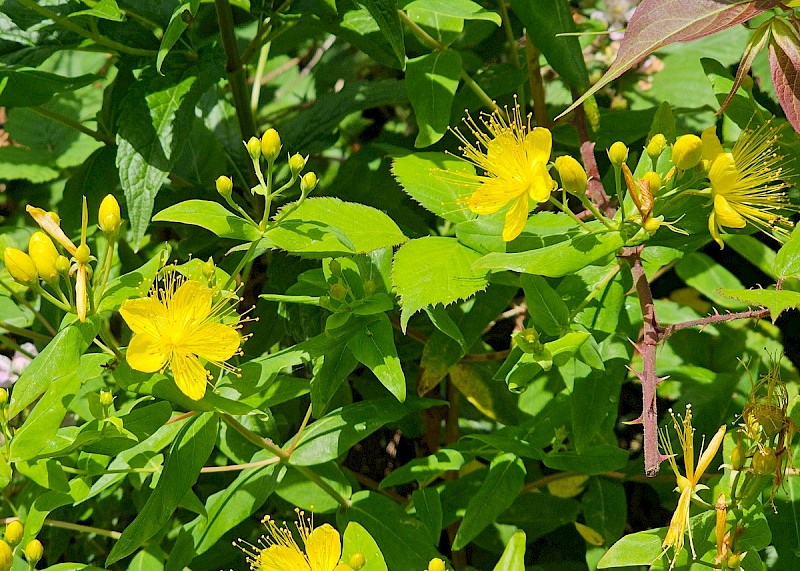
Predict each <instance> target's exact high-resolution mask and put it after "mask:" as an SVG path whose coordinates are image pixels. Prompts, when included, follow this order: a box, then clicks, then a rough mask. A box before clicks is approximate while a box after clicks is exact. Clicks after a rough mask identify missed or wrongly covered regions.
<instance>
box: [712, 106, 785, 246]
mask: <svg viewBox="0 0 800 571" xmlns="http://www.w3.org/2000/svg"><path fill="white" fill-rule="evenodd" d="M779 132H780V127H774V126H773V125H772V124H771V123H770V122H769V121H767V122H766V123H764V124H762V125H761V126H760V127H758V128H757V129H756V130H755V131H745V132H743V133H742V135H741V137H739V139H738V140H737V141H736V143H735V144H734V146H733V149H732V150H731V152H729V153H726V152H722V151H723V149H722V146H721V145H720V142H719V139H718V138H717V136H716V134H714V133H713V132H711V131H709V130H708V129H706V130H705V131H704V132H703V147H704V153H703V156H704V158H705V159H706V160H709V161H710V167H709V170H708V179H709V181H710V182H711V199H712V202H713V210H712V211H711V215H710V216H709V218H708V231H709V232H710V233H711V236H712V237H713V238H714V240H716V242H717V243H718V244H719V245H720V247H724V244H723V242H722V238H720V231H723V232H724V228H744V227H745V226H746V225H747V222H750V223H751V224H753V225H754V226H756V227H757V228H759V229H760V230H762V231H764V232H766V233H767V234H770V235H771V236H773V237H775V238H776V239H782V238H786V237H788V234H789V232H790V231H791V229H792V227H793V225H792V223H791V222H790V221H789V220H787V219H786V218H784V217H783V216H780V215H779V214H776V212H777V211H779V210H781V209H783V208H788V209H791V210H796V209H797V208H796V207H794V206H791V205H789V204H788V199H787V197H786V193H785V192H784V189H785V188H786V186H787V185H786V183H785V182H783V180H781V176H782V175H783V174H784V173H783V170H782V169H781V167H780V166H778V165H779V164H780V161H781V159H782V157H781V156H779V155H778V154H777V153H776V152H775V149H774V144H775V142H776V141H777V140H778V135H779ZM715 151H716V153H717V154H716V155H714V154H713V153H714V152H715Z"/></svg>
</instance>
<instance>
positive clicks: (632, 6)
mask: <svg viewBox="0 0 800 571" xmlns="http://www.w3.org/2000/svg"><path fill="white" fill-rule="evenodd" d="M637 4H638V2H637V1H635V0H606V1H605V6H606V9H605V10H596V11H594V12H592V14H591V17H592V18H595V19H597V20H601V21H603V22H605V23H606V24H607V25H608V29H609V30H612V32H611V33H610V34H609V37H610V38H611V39H612V40H614V41H619V40H621V39H622V38H623V36H624V35H625V26H626V25H627V24H628V20H630V19H631V16H633V12H634V10H636V5H637Z"/></svg>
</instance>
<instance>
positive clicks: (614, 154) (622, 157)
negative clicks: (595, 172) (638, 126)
mask: <svg viewBox="0 0 800 571" xmlns="http://www.w3.org/2000/svg"><path fill="white" fill-rule="evenodd" d="M608 159H609V160H610V161H611V164H612V165H614V166H615V167H617V168H620V167H621V166H622V163H624V162H625V161H627V160H628V147H626V146H625V143H623V142H622V141H617V142H616V143H614V144H613V145H611V147H610V148H609V149H608Z"/></svg>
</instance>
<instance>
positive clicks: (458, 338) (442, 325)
mask: <svg viewBox="0 0 800 571" xmlns="http://www.w3.org/2000/svg"><path fill="white" fill-rule="evenodd" d="M425 313H427V314H428V317H429V318H430V320H431V323H433V324H434V325H435V326H436V329H438V330H439V331H441V332H442V333H444V334H445V335H447V336H448V337H449V338H450V339H452V340H453V341H455V342H457V343H458V344H459V346H460V347H461V348H462V349H463V350H464V351H466V350H467V342H466V341H465V340H464V335H463V334H462V333H461V329H459V328H458V325H456V322H455V321H453V318H452V317H450V314H449V313H447V310H446V309H445V308H444V306H442V305H438V304H437V305H433V306H428V307H426V308H425Z"/></svg>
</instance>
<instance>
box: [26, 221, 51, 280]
mask: <svg viewBox="0 0 800 571" xmlns="http://www.w3.org/2000/svg"><path fill="white" fill-rule="evenodd" d="M28 252H29V255H30V257H31V259H32V260H33V263H34V264H35V265H36V271H37V272H39V276H40V277H41V278H42V279H43V280H44V281H46V282H47V283H53V282H54V281H56V280H58V268H56V262H57V261H58V256H59V254H58V250H56V246H55V244H53V241H52V240H51V239H50V236H48V235H47V234H45V233H44V232H38V231H37V232H34V233H33V234H31V238H30V240H29V241H28Z"/></svg>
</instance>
